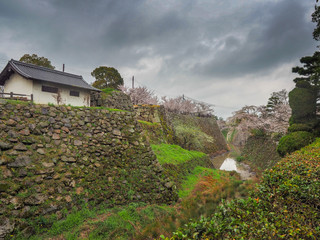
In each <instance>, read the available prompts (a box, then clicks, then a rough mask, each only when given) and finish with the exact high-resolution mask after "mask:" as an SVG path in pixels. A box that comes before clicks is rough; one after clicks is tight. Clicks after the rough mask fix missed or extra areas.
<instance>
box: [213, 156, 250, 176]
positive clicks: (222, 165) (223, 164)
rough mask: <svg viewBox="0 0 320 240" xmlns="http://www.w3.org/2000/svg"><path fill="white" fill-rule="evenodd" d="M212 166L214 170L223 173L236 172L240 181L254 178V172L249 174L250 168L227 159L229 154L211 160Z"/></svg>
mask: <svg viewBox="0 0 320 240" xmlns="http://www.w3.org/2000/svg"><path fill="white" fill-rule="evenodd" d="M211 161H212V163H213V166H214V167H215V168H216V169H220V170H224V171H236V172H237V173H239V174H240V177H241V179H242V180H248V179H250V178H252V177H253V176H255V173H254V172H251V170H250V167H249V166H248V165H245V164H239V163H237V162H236V160H234V159H233V158H230V157H229V154H223V155H220V156H217V157H214V158H212V159H211Z"/></svg>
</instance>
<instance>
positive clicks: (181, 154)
mask: <svg viewBox="0 0 320 240" xmlns="http://www.w3.org/2000/svg"><path fill="white" fill-rule="evenodd" d="M151 148H152V150H153V152H154V153H155V154H156V156H157V158H158V161H159V163H160V164H164V163H171V164H179V163H183V162H186V161H188V160H191V159H193V158H202V157H205V156H206V154H205V153H202V152H197V151H188V150H185V149H183V148H181V147H180V146H177V145H170V144H164V143H163V144H159V145H154V144H152V145H151Z"/></svg>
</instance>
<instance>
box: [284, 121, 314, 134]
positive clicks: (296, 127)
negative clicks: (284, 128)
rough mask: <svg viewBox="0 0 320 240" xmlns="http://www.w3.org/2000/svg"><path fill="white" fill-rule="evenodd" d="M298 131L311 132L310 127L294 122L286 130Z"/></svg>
mask: <svg viewBox="0 0 320 240" xmlns="http://www.w3.org/2000/svg"><path fill="white" fill-rule="evenodd" d="M298 131H305V132H312V127H311V126H310V125H308V124H304V123H294V124H292V125H291V126H290V127H289V128H288V132H298Z"/></svg>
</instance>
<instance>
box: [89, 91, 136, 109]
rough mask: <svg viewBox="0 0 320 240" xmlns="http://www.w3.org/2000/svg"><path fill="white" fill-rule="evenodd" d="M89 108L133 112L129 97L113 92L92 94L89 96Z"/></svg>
mask: <svg viewBox="0 0 320 240" xmlns="http://www.w3.org/2000/svg"><path fill="white" fill-rule="evenodd" d="M90 99H91V100H90V101H91V102H90V106H91V107H101V106H102V107H108V108H115V109H122V110H126V111H133V105H132V102H131V100H130V97H129V96H128V95H126V94H124V93H123V92H120V91H113V92H111V93H109V94H106V93H104V92H92V93H91V96H90Z"/></svg>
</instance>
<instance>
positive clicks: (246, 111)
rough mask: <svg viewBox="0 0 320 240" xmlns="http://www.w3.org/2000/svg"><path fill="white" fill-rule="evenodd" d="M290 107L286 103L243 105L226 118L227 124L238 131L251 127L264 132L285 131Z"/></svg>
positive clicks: (244, 130) (246, 130) (248, 129)
mask: <svg viewBox="0 0 320 240" xmlns="http://www.w3.org/2000/svg"><path fill="white" fill-rule="evenodd" d="M290 115H291V109H290V107H289V105H288V104H282V103H279V104H278V105H273V106H272V108H271V105H270V106H269V108H267V107H266V106H259V107H257V106H253V105H252V106H245V107H243V108H242V109H240V110H238V111H236V112H234V113H233V116H232V117H230V118H228V119H227V123H228V125H229V126H232V127H234V128H236V129H237V131H238V132H250V131H251V130H252V129H261V130H262V131H264V132H266V133H273V132H281V133H285V132H286V131H287V128H288V125H289V123H288V122H289V118H290Z"/></svg>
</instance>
